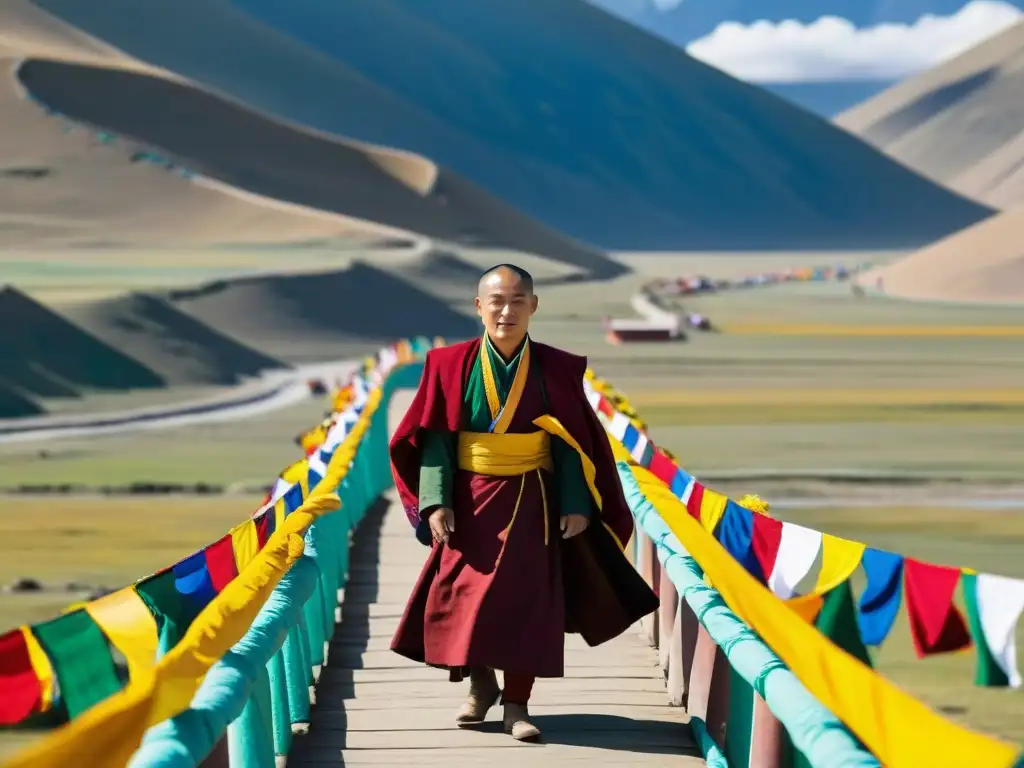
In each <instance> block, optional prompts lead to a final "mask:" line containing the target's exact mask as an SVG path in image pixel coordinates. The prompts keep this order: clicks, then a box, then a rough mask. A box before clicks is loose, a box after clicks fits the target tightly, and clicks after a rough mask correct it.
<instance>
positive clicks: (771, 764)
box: [749, 693, 782, 768]
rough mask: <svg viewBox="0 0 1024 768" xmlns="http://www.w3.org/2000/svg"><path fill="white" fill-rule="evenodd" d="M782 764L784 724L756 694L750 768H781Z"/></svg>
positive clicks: (751, 732)
mask: <svg viewBox="0 0 1024 768" xmlns="http://www.w3.org/2000/svg"><path fill="white" fill-rule="evenodd" d="M781 764H782V723H780V722H779V721H778V720H776V719H775V715H773V714H772V711H771V710H770V709H768V705H767V704H766V703H765V701H764V699H762V698H761V697H760V696H758V695H757V693H754V722H753V723H752V724H751V729H750V763H749V766H750V768H779V766H780V765H781Z"/></svg>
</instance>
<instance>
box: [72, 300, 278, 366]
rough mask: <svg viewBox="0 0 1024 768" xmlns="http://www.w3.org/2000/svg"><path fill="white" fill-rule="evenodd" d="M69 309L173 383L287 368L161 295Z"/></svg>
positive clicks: (103, 337)
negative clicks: (204, 322)
mask: <svg viewBox="0 0 1024 768" xmlns="http://www.w3.org/2000/svg"><path fill="white" fill-rule="evenodd" d="M66 314H67V316H68V317H69V318H70V319H71V320H73V321H74V322H75V323H76V324H78V325H79V326H81V327H82V328H85V329H86V330H88V331H89V332H90V333H92V334H93V335H94V336H95V337H96V338H98V339H101V340H102V341H103V342H105V343H107V344H109V345H110V346H111V347H114V348H116V349H118V350H120V351H122V352H124V353H125V354H128V355H131V356H132V357H133V358H134V359H136V360H138V361H139V362H140V363H143V364H144V365H145V366H146V367H148V368H149V369H150V370H152V371H154V372H156V373H157V374H158V375H159V376H160V378H161V379H163V380H164V382H165V383H166V384H168V385H178V384H213V385H232V384H238V383H240V382H241V381H242V379H243V378H244V377H247V376H256V375H258V374H259V373H261V372H264V371H267V370H271V369H277V368H282V367H284V365H283V364H282V363H281V362H279V361H277V360H275V359H274V358H272V357H268V356H267V355H264V354H262V353H260V352H257V351H256V350H254V349H250V348H249V347H246V346H244V345H243V344H240V343H238V342H237V341H235V340H234V339H232V338H229V337H228V336H225V335H223V334H221V333H219V332H217V331H216V330H214V329H212V328H209V327H207V326H205V325H203V324H202V323H200V322H198V321H197V320H195V319H194V318H192V317H190V316H188V315H186V314H184V313H183V312H181V311H179V310H178V309H176V308H175V307H173V306H171V305H170V304H168V303H167V302H166V301H164V300H163V299H160V298H157V297H155V296H146V295H141V294H133V295H129V296H123V297H120V298H116V299H110V300H106V301H99V302H94V303H90V304H85V305H81V306H78V307H72V308H69V309H68V310H67V312H66Z"/></svg>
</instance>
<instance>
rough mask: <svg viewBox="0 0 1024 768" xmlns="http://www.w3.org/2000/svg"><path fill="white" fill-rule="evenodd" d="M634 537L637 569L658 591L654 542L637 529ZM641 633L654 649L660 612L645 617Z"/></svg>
mask: <svg viewBox="0 0 1024 768" xmlns="http://www.w3.org/2000/svg"><path fill="white" fill-rule="evenodd" d="M633 535H634V536H635V537H636V544H637V546H636V555H637V563H636V567H637V569H638V570H639V571H640V575H641V576H643V578H644V581H646V582H647V585H648V586H649V587H650V588H651V589H653V590H654V591H655V592H657V591H658V589H659V587H660V584H659V583H658V581H657V579H658V576H659V570H660V569H659V568H658V557H657V554H656V552H655V547H654V542H653V541H651V539H650V538H649V537H648V536H647V534H645V533H644V532H643V531H641V530H639V529H636V530H635V532H634V533H633ZM640 631H641V636H642V637H643V638H644V639H645V640H646V641H647V644H648V645H650V646H651V647H652V648H653V647H655V646H657V644H658V611H655V612H654V613H652V614H651V615H649V616H645V617H644V618H643V619H641V620H640Z"/></svg>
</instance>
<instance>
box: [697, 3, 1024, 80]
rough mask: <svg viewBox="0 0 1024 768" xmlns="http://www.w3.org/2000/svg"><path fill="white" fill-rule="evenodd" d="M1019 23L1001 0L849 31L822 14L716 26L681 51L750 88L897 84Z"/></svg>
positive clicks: (1018, 15) (1012, 9)
mask: <svg viewBox="0 0 1024 768" xmlns="http://www.w3.org/2000/svg"><path fill="white" fill-rule="evenodd" d="M1021 18H1024V13H1022V12H1021V11H1020V10H1018V9H1017V8H1015V7H1014V6H1012V5H1010V4H1009V3H1005V2H1001V0H972V2H970V3H968V4H967V5H965V6H964V7H963V8H962V9H961V10H960V11H959V12H957V13H956V14H954V15H952V16H933V15H925V16H922V17H921V18H920V19H918V20H917V22H916V23H914V24H879V25H878V26H875V27H864V28H862V29H857V28H856V27H855V26H854V25H853V24H851V23H850V22H849V21H847V20H846V19H840V18H837V17H835V16H823V17H822V18H820V19H818V20H817V21H815V22H812V23H810V24H802V23H800V22H797V21H782V22H779V23H775V22H770V21H758V22H754V23H753V24H750V25H743V24H739V23H736V22H731V21H729V22H725V23H723V24H720V25H719V26H718V27H717V28H716V29H715V31H714V32H712V33H711V34H710V35H708V36H707V37H703V38H701V39H700V40H696V41H694V42H693V43H691V44H690V45H689V46H688V47H687V51H689V53H690V54H692V55H693V56H695V57H696V58H698V59H701V60H702V61H704V62H707V63H708V64H711V65H712V66H715V67H718V68H719V69H722V70H724V71H726V72H728V73H729V74H731V75H733V76H734V77H739V78H741V79H744V80H750V81H753V82H762V83H765V82H808V81H816V80H860V79H898V78H902V77H905V76H907V75H910V74H913V73H915V72H920V71H922V70H925V69H928V68H930V67H933V66H935V65H936V64H939V63H941V62H943V61H945V60H946V59H949V58H951V57H953V56H956V55H957V54H959V53H962V52H963V51H965V50H967V49H968V48H970V47H972V46H974V45H976V44H977V43H979V42H981V41H982V40H984V39H985V38H987V37H989V36H991V35H993V34H995V33H996V32H999V31H1001V30H1003V29H1005V28H1006V27H1009V26H1010V25H1012V24H1014V23H1015V22H1017V21H1020V19H1021Z"/></svg>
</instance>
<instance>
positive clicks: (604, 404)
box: [597, 395, 616, 419]
mask: <svg viewBox="0 0 1024 768" xmlns="http://www.w3.org/2000/svg"><path fill="white" fill-rule="evenodd" d="M597 410H598V411H600V412H601V413H603V414H604V415H605V416H607V417H608V418H609V419H610V418H611V417H612V416H614V415H615V412H616V411H615V406H614V405H612V404H611V401H610V400H609V399H608V398H607V397H605V396H604V395H601V399H600V400H598V401H597Z"/></svg>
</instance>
